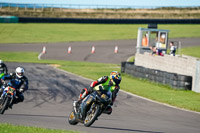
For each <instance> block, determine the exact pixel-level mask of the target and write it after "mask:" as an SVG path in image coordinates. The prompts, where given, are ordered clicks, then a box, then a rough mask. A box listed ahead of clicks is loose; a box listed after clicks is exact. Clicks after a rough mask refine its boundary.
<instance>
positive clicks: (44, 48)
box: [42, 46, 46, 54]
mask: <svg viewBox="0 0 200 133" xmlns="http://www.w3.org/2000/svg"><path fill="white" fill-rule="evenodd" d="M42 53H43V54H45V53H46V46H44V47H43V50H42Z"/></svg>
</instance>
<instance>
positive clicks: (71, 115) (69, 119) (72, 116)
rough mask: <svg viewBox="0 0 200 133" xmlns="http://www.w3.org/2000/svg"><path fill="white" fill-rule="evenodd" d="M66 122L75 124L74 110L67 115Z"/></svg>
mask: <svg viewBox="0 0 200 133" xmlns="http://www.w3.org/2000/svg"><path fill="white" fill-rule="evenodd" d="M68 122H69V124H70V125H76V124H78V122H77V121H76V118H75V114H74V111H72V112H71V113H70V115H69V117H68Z"/></svg>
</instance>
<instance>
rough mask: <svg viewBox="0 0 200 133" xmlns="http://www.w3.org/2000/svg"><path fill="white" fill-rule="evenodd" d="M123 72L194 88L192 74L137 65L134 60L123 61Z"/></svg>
mask: <svg viewBox="0 0 200 133" xmlns="http://www.w3.org/2000/svg"><path fill="white" fill-rule="evenodd" d="M121 72H122V73H126V74H129V75H132V76H134V77H137V78H143V79H148V80H150V81H153V82H157V83H161V84H165V85H169V86H171V87H172V88H176V89H184V90H191V89H192V76H187V75H181V74H177V73H170V72H166V71H160V70H156V69H150V68H146V67H142V66H136V65H135V64H134V63H133V62H132V63H131V62H122V63H121Z"/></svg>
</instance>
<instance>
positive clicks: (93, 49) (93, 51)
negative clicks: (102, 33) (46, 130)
mask: <svg viewBox="0 0 200 133" xmlns="http://www.w3.org/2000/svg"><path fill="white" fill-rule="evenodd" d="M91 53H92V54H94V53H95V47H94V46H92V51H91Z"/></svg>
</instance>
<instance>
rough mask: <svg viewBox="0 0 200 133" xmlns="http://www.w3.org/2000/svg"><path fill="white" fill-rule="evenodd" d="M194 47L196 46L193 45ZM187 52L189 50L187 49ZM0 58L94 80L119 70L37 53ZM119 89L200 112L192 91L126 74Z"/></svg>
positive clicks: (114, 66) (0, 54)
mask: <svg viewBox="0 0 200 133" xmlns="http://www.w3.org/2000/svg"><path fill="white" fill-rule="evenodd" d="M195 49H197V48H196V47H195ZM183 50H184V49H183ZM191 50H192V49H191ZM187 52H189V50H187ZM22 55H23V56H22ZM197 55H200V52H198V54H197ZM24 57H26V58H24ZM0 58H1V59H2V60H4V61H7V62H8V61H10V62H15V61H16V62H33V63H48V64H59V65H60V67H59V68H60V69H63V70H66V71H69V72H72V73H75V74H78V75H81V76H84V77H87V78H90V79H93V80H96V79H98V78H99V77H101V76H104V75H109V74H110V72H111V71H113V70H116V71H120V66H119V65H117V64H104V63H91V62H77V61H56V60H38V59H37V53H18V52H14V53H13V52H10V53H9V52H0ZM121 89H122V90H125V91H128V92H131V93H134V94H137V95H140V96H143V97H147V98H149V99H153V100H156V101H159V102H163V103H167V104H170V105H173V106H177V107H180V108H185V109H189V110H194V111H198V112H200V94H199V93H195V92H193V91H184V90H175V89H172V88H171V87H169V86H166V85H161V84H158V83H152V82H150V81H148V80H143V79H137V78H134V77H131V76H129V75H126V74H123V77H122V82H121Z"/></svg>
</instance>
